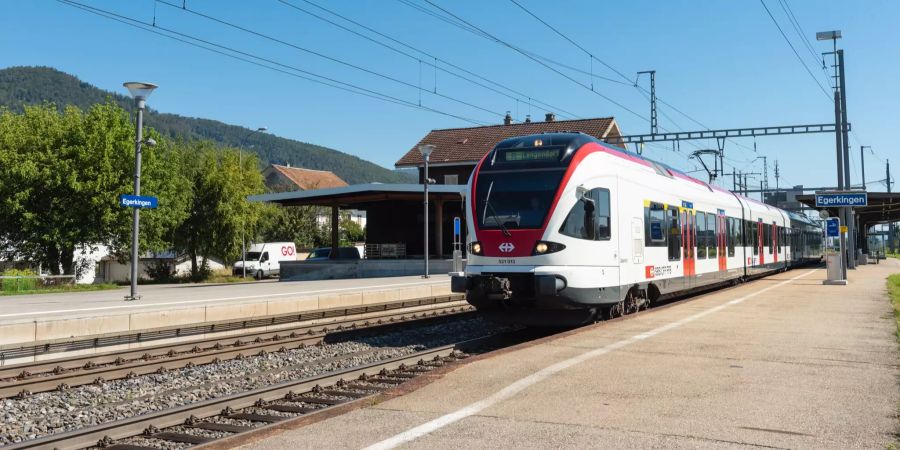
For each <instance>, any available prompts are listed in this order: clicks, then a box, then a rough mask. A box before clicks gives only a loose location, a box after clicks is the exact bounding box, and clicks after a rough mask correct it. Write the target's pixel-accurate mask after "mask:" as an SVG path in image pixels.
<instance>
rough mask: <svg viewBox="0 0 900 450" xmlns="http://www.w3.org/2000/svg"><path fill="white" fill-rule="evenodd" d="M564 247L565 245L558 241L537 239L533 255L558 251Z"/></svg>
mask: <svg viewBox="0 0 900 450" xmlns="http://www.w3.org/2000/svg"><path fill="white" fill-rule="evenodd" d="M564 248H566V246H565V245H562V244H559V243H557V242H549V241H537V243H536V244H534V251H533V252H531V255H532V256H538V255H546V254H548V253H556V252H558V251H560V250H562V249H564Z"/></svg>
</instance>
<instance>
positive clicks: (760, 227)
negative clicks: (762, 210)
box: [756, 219, 766, 266]
mask: <svg viewBox="0 0 900 450" xmlns="http://www.w3.org/2000/svg"><path fill="white" fill-rule="evenodd" d="M756 224H757V227H756V247H757V249H758V250H759V265H760V266H761V265H763V264H765V263H766V257H765V254H766V253H765V252H766V247H765V242H764V241H765V239H764V238H763V236H765V235H766V233H765V231H766V224H764V223H763V220H762V219H759V220H757V222H756Z"/></svg>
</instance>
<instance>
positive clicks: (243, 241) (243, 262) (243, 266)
mask: <svg viewBox="0 0 900 450" xmlns="http://www.w3.org/2000/svg"><path fill="white" fill-rule="evenodd" d="M267 130H268V128H266V127H259V128H257V129H255V130H253V131H251V132H249V133H247V135H246V136H244V137H243V139H241V143H240V145H239V146H238V170H239V171H240V174H241V182H242V183H243V181H244V143H245V142H247V139H248V138H249V137H250V136H252V135H253V133H257V132H259V133H265V132H266V131H267ZM241 271H242V272H243V274H242V275H241V278H247V239H246V237H245V234H244V216H243V215H241Z"/></svg>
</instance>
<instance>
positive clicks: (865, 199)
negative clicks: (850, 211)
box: [816, 192, 869, 208]
mask: <svg viewBox="0 0 900 450" xmlns="http://www.w3.org/2000/svg"><path fill="white" fill-rule="evenodd" d="M868 204H869V194H868V193H866V192H829V193H825V194H816V207H817V208H826V207H841V206H867V205H868Z"/></svg>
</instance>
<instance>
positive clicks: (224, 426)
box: [191, 422, 253, 433]
mask: <svg viewBox="0 0 900 450" xmlns="http://www.w3.org/2000/svg"><path fill="white" fill-rule="evenodd" d="M191 426H192V427H194V428H200V429H203V430H210V431H224V432H226V433H243V432H245V431H250V430H252V429H253V427H246V426H243V425H232V424H230V423H216V422H201V423H198V424H194V425H191Z"/></svg>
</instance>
